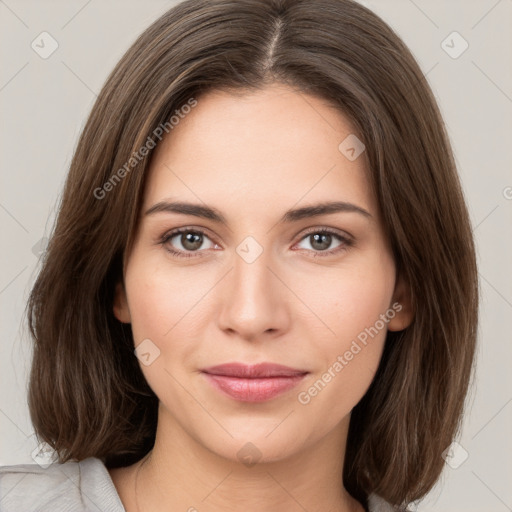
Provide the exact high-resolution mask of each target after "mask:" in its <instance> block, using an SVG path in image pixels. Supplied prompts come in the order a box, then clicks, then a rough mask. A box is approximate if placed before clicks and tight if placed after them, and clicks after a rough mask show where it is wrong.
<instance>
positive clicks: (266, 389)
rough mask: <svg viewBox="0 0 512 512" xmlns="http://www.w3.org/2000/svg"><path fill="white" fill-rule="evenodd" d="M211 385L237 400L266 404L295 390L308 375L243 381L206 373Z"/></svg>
mask: <svg viewBox="0 0 512 512" xmlns="http://www.w3.org/2000/svg"><path fill="white" fill-rule="evenodd" d="M204 375H205V376H206V378H207V380H208V381H209V382H210V384H212V385H213V387H215V388H216V389H218V390H219V391H222V392H223V393H225V394H226V395H228V396H229V397H231V398H234V399H235V400H240V401H242V402H264V401H266V400H270V399H271V398H275V397H276V396H278V395H281V394H283V393H285V392H286V391H288V390H290V389H292V388H294V387H295V386H296V385H297V384H299V382H300V381H301V380H302V379H303V378H304V377H305V376H306V374H302V375H295V376H293V377H266V378H261V379H243V378H237V377H227V376H225V375H211V374H209V373H204Z"/></svg>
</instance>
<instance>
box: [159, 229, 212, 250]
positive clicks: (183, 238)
mask: <svg viewBox="0 0 512 512" xmlns="http://www.w3.org/2000/svg"><path fill="white" fill-rule="evenodd" d="M205 241H210V246H209V247H208V246H207V247H203V245H204V244H205ZM160 243H161V244H162V245H163V246H165V248H166V250H167V251H169V252H170V253H171V254H173V255H175V256H183V257H191V256H196V255H197V256H199V255H201V253H202V252H204V251H203V250H199V249H201V248H202V249H211V248H213V247H215V244H214V243H213V242H212V241H211V240H210V239H209V238H208V236H206V234H205V233H203V232H202V231H198V230H193V229H186V228H181V229H177V230H174V231H172V232H171V233H168V234H167V235H164V236H163V238H162V240H161V242H160ZM193 253H196V254H193Z"/></svg>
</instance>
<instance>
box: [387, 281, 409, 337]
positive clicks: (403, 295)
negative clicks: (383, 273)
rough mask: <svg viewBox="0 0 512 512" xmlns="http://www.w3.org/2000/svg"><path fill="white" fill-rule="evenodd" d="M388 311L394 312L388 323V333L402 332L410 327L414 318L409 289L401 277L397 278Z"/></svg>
mask: <svg viewBox="0 0 512 512" xmlns="http://www.w3.org/2000/svg"><path fill="white" fill-rule="evenodd" d="M390 309H392V310H393V311H394V312H395V316H394V317H393V318H391V319H390V321H389V323H388V329H389V330H390V331H402V330H404V329H405V328H407V327H409V325H411V323H412V320H413V318H414V307H413V304H412V297H411V289H410V287H409V284H408V283H407V281H406V280H405V279H404V278H403V276H402V275H399V276H398V277H397V280H396V284H395V291H394V292H393V299H392V301H391V304H390Z"/></svg>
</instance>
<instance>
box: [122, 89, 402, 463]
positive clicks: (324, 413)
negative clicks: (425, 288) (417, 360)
mask: <svg viewBox="0 0 512 512" xmlns="http://www.w3.org/2000/svg"><path fill="white" fill-rule="evenodd" d="M347 137H349V138H348V139H347ZM340 144H341V146H340ZM358 144H360V143H358V141H357V140H356V139H355V138H354V135H353V128H352V127H351V125H350V123H349V122H348V120H347V119H346V118H345V117H344V116H342V115H341V114H340V113H339V111H337V110H334V109H333V108H331V107H329V106H327V105H326V104H325V103H324V102H323V101H322V100H321V99H319V98H317V97H314V96H309V95H306V94H304V93H297V92H295V91H294V90H292V89H290V88H288V87H285V86H283V85H272V86H269V87H267V88H265V89H263V90H261V91H259V92H257V93H248V94H247V95H246V96H241V95H236V96H234V95H230V94H228V93H225V92H213V93H209V94H208V95H206V96H203V97H201V98H200V99H199V100H198V102H197V105H196V106H195V107H194V108H192V109H191V110H190V112H189V113H188V114H187V115H184V116H182V118H181V119H180V121H179V123H178V124H176V125H174V127H173V129H172V131H171V133H170V136H168V137H167V138H166V139H163V141H162V142H161V143H160V144H159V145H158V147H157V148H156V149H155V154H154V155H153V160H152V163H151V167H150V170H149V175H148V180H147V185H146V189H145V196H144V202H143V208H142V215H141V218H140V224H139V229H138V233H137V238H136V241H135V244H134V247H133V249H132V252H131V253H130V254H129V255H128V259H127V261H126V265H125V282H124V288H123V287H121V286H118V289H117V292H116V300H115V304H114V311H115V314H116V316H117V318H118V319H119V320H121V321H123V322H131V324H132V330H133V337H134V343H135V346H137V347H139V348H138V351H137V353H138V357H139V359H140V360H141V368H142V371H143V372H144V375H145V377H146V379H147V381H148V383H149V385H150V386H151V388H152V389H153V391H154V392H155V393H156V395H157V396H158V397H159V399H160V417H159V422H162V421H165V422H167V423H168V425H171V424H172V425H174V426H175V427H176V428H179V429H182V431H183V432H185V433H187V435H190V436H192V438H193V439H194V440H196V441H197V442H199V443H200V444H201V445H203V446H204V447H206V448H208V449H209V450H210V451H212V452H214V453H217V454H219V455H222V456H224V457H227V458H231V459H233V460H236V459H237V457H238V458H239V457H240V454H239V451H240V449H241V448H242V447H244V446H245V448H244V449H247V450H249V449H248V448H247V446H248V445H246V443H248V442H250V443H252V444H253V445H254V447H255V448H251V449H252V450H257V452H258V454H259V455H258V456H261V457H262V458H263V459H265V460H278V459H282V458H284V457H286V456H289V455H292V454H294V453H298V452H299V451H300V450H302V449H304V448H305V447H308V446H309V447H311V446H313V445H314V444H315V443H317V442H318V441H320V440H321V439H322V438H324V437H326V436H327V434H329V433H331V432H333V431H334V429H336V428H342V426H345V427H346V425H347V424H348V421H349V418H350V411H351V410H352V408H353V407H354V406H355V405H356V404H357V403H358V402H359V400H360V399H361V397H362V396H363V395H364V393H365V391H366V390H367V388H368V386H369V385H370V383H371V381H372V379H373V377H374V375H375V372H376V370H377V367H378V364H379V360H380V357H381V354H382V351H383V346H384V340H385V337H386V330H387V329H392V330H399V329H402V328H404V327H405V326H406V325H407V324H408V322H409V318H408V313H407V311H408V308H407V307H406V304H404V295H405V292H404V286H403V284H402V283H401V281H398V282H397V283H396V282H395V281H396V279H395V278H396V274H395V265H394V261H393V257H392V253H391V250H390V247H389V244H388V241H387V240H386V239H385V237H384V234H383V229H382V226H381V221H380V219H379V217H378V211H377V204H376V202H375V199H374V197H372V195H371V193H370V187H369V182H368V180H367V177H366V171H365V155H364V151H363V152H362V153H361V154H360V155H359V156H357V155H358V152H359V151H361V149H363V148H362V147H361V146H360V145H358ZM351 148H353V149H354V150H353V151H352V150H351ZM126 179H129V178H126ZM334 202H336V203H345V206H344V207H343V204H338V206H339V208H332V209H331V210H328V209H327V208H326V209H323V208H320V207H319V206H320V205H322V206H326V205H328V204H329V203H334ZM173 203H181V204H182V206H181V210H184V208H183V205H189V206H187V208H188V210H187V212H185V213H184V212H183V211H181V212H180V211H178V210H179V209H180V208H179V207H176V208H173V207H172V206H171V205H172V204H173ZM155 205H159V206H156V207H155ZM312 207H317V209H315V208H313V209H312V210H310V211H307V210H302V209H304V208H312ZM301 212H302V213H301ZM177 229H183V231H184V232H183V233H178V234H174V233H173V231H175V230H177ZM322 231H327V233H325V234H322ZM397 302H398V304H397ZM139 345H140V346H139ZM263 362H268V363H275V364H279V365H285V366H287V367H290V368H291V369H292V370H296V372H295V373H294V372H291V373H289V374H288V375H287V376H283V375H281V376H280V377H278V376H275V375H274V376H268V375H267V378H252V379H247V378H246V379H240V378H239V377H236V376H235V377H233V376H231V377H227V376H225V373H227V370H222V369H221V370H220V372H217V373H223V372H224V376H217V377H213V376H212V374H207V373H205V372H204V370H205V369H208V368H211V367H213V366H216V365H221V364H226V363H242V364H244V365H254V364H257V363H263ZM212 372H213V370H212ZM278 373H279V372H278ZM290 374H292V375H294V377H290ZM253 377H255V376H254V375H253ZM237 454H238V456H237Z"/></svg>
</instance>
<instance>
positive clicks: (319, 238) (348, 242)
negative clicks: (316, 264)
mask: <svg viewBox="0 0 512 512" xmlns="http://www.w3.org/2000/svg"><path fill="white" fill-rule="evenodd" d="M336 240H338V244H337V245H335V246H334V248H333V247H332V243H333V242H335V241H336ZM304 241H305V242H307V243H308V244H309V246H310V247H311V249H309V248H308V247H306V250H308V251H313V257H318V256H321V257H322V256H330V255H332V254H337V253H340V252H342V251H345V250H347V249H348V247H350V246H352V245H353V240H352V239H351V238H349V237H348V236H344V235H342V234H340V233H338V232H337V231H334V230H331V229H328V228H321V229H318V228H316V229H315V230H312V231H310V232H309V233H307V234H306V236H304V237H303V238H302V240H301V242H304ZM302 249H304V247H303V248H302Z"/></svg>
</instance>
